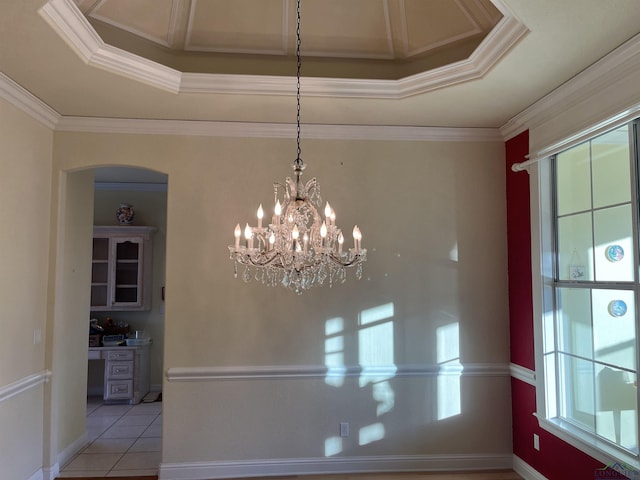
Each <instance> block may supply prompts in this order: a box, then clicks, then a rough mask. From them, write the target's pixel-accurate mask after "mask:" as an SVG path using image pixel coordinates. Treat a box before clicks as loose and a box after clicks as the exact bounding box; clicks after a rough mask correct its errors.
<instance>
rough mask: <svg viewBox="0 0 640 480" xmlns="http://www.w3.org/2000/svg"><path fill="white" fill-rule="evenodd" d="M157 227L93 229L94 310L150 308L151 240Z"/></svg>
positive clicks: (92, 306) (100, 227) (128, 226)
mask: <svg viewBox="0 0 640 480" xmlns="http://www.w3.org/2000/svg"><path fill="white" fill-rule="evenodd" d="M155 231H156V228H155V227H141V226H140V227H139V226H131V225H126V226H121V227H102V226H96V227H94V228H93V256H92V260H91V310H92V311H112V310H129V311H132V310H149V309H150V308H151V281H152V276H151V265H152V263H151V262H152V237H153V233H154V232H155Z"/></svg>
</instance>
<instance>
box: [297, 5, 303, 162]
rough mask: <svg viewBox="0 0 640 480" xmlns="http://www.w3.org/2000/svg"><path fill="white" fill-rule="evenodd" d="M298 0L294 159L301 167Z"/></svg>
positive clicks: (298, 8)
mask: <svg viewBox="0 0 640 480" xmlns="http://www.w3.org/2000/svg"><path fill="white" fill-rule="evenodd" d="M300 44H301V40H300V0H298V1H297V8H296V62H297V71H296V142H297V146H298V155H297V157H296V165H302V158H301V157H300V154H301V153H302V150H301V149H300V73H301V70H302V56H301V55H300Z"/></svg>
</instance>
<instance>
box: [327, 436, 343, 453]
mask: <svg viewBox="0 0 640 480" xmlns="http://www.w3.org/2000/svg"><path fill="white" fill-rule="evenodd" d="M340 452H342V438H340V437H329V438H327V439H326V440H325V441H324V456H325V457H331V456H333V455H337V454H339V453H340Z"/></svg>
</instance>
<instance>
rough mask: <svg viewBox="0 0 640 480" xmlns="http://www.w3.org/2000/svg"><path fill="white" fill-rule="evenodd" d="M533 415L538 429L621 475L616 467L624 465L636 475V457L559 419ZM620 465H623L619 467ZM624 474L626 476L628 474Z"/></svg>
mask: <svg viewBox="0 0 640 480" xmlns="http://www.w3.org/2000/svg"><path fill="white" fill-rule="evenodd" d="M534 415H535V416H536V418H537V419H538V424H539V425H540V428H542V429H543V430H545V431H547V432H549V433H551V434H552V435H554V436H556V437H558V438H559V439H561V440H563V441H565V442H566V443H568V444H569V445H571V446H572V447H574V448H577V449H578V450H580V451H581V452H584V453H586V454H587V455H589V456H590V457H593V458H595V459H596V460H598V461H600V462H602V464H603V465H607V466H611V467H612V469H614V470H616V471H618V472H619V473H622V474H623V475H624V474H625V472H624V471H622V470H618V468H616V467H619V468H624V466H625V465H626V466H627V467H629V468H631V469H633V470H635V472H634V473H635V474H636V475H637V474H638V471H640V461H639V458H638V456H637V455H633V454H630V453H626V452H624V451H622V450H618V449H616V448H614V447H612V446H611V445H610V444H609V443H607V442H605V441H603V440H599V439H597V438H595V437H591V436H590V435H586V434H585V433H584V432H583V431H582V430H580V429H578V428H576V427H575V426H573V425H572V424H570V423H569V422H566V421H564V420H561V419H559V418H540V417H539V416H538V415H537V414H534ZM621 463H622V464H624V465H620V464H621ZM626 473H627V475H628V473H629V472H628V471H627V472H626ZM632 478H635V477H632Z"/></svg>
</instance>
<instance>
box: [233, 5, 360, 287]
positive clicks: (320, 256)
mask: <svg viewBox="0 0 640 480" xmlns="http://www.w3.org/2000/svg"><path fill="white" fill-rule="evenodd" d="M296 14H297V16H296V20H297V23H296V57H297V75H296V78H297V94H296V106H297V114H296V121H297V146H298V155H297V157H296V159H295V161H294V162H293V165H292V167H293V172H294V175H295V179H292V178H291V177H287V178H286V180H285V183H284V184H282V183H277V182H276V183H274V184H273V186H274V197H275V198H274V203H275V207H274V213H273V216H272V217H271V222H270V223H268V224H267V225H266V226H265V225H264V222H263V219H264V210H263V208H262V204H261V205H260V206H259V207H258V211H257V217H258V225H257V226H256V227H251V226H250V225H249V224H248V223H247V224H246V226H245V228H244V231H243V230H242V229H241V228H240V224H238V225H236V228H235V230H234V236H235V244H234V245H229V253H230V258H231V260H233V261H234V276H235V277H236V278H237V276H238V266H240V268H241V269H243V270H244V271H243V273H242V279H243V280H244V281H245V282H249V281H250V280H251V279H252V278H254V279H255V280H257V281H259V282H261V283H263V284H265V285H269V286H276V285H278V284H280V285H282V286H284V287H287V288H290V289H292V290H293V291H295V292H296V293H297V294H299V295H300V294H302V292H303V291H305V290H308V289H309V288H311V287H314V286H318V285H323V284H324V282H325V280H327V279H328V282H329V286H332V285H333V284H334V283H335V282H340V283H344V282H345V281H346V279H347V272H346V269H347V268H349V267H356V277H357V278H358V279H360V278H362V263H363V262H364V261H366V259H367V250H366V249H363V248H362V243H361V242H362V233H361V232H360V229H359V228H358V226H357V225H356V226H355V227H354V228H353V248H345V247H344V245H343V244H344V236H343V234H342V231H341V230H340V229H339V228H338V226H337V225H336V214H335V211H334V210H333V208H331V205H329V202H327V203H326V205H325V207H324V220H323V219H322V217H321V216H320V214H319V213H318V209H320V208H321V204H322V200H321V198H320V185H319V184H318V181H317V180H316V179H315V178H312V179H311V180H309V181H308V182H306V183H303V182H302V179H301V176H302V172H303V170H304V169H305V168H306V166H305V164H304V162H303V161H302V158H301V156H300V153H301V149H300V71H301V67H302V61H301V56H300V43H301V42H300V0H297V10H296ZM280 188H281V189H282V191H283V199H282V202H281V201H280V199H279V196H278V194H279V190H280Z"/></svg>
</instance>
